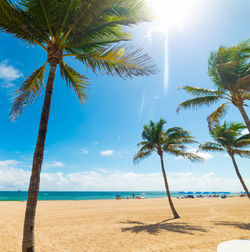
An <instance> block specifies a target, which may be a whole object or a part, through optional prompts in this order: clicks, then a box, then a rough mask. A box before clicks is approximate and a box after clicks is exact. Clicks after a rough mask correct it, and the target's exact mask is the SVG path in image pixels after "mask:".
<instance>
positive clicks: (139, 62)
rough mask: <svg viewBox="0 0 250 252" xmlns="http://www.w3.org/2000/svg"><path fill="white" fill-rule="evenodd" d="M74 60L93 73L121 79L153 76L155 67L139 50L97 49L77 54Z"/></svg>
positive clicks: (122, 48) (121, 48)
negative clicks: (115, 76)
mask: <svg viewBox="0 0 250 252" xmlns="http://www.w3.org/2000/svg"><path fill="white" fill-rule="evenodd" d="M75 58H76V59H78V60H79V61H81V62H82V63H83V64H84V65H85V66H86V67H89V68H91V69H92V71H93V72H94V73H97V72H99V73H103V74H107V75H112V76H113V75H118V76H119V77H122V78H127V77H130V78H131V77H132V76H145V75H150V74H155V73H156V71H155V66H154V64H152V62H151V59H150V58H149V57H148V56H147V55H146V54H143V53H142V51H141V50H133V49H129V48H124V47H121V46H119V47H116V48H111V49H103V48H100V49H97V50H96V51H95V52H89V53H86V54H79V55H78V54H77V55H75Z"/></svg>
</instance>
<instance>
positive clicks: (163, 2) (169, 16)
mask: <svg viewBox="0 0 250 252" xmlns="http://www.w3.org/2000/svg"><path fill="white" fill-rule="evenodd" d="M192 4H193V0H149V5H150V8H151V9H152V12H153V15H154V18H155V23H156V24H157V26H158V28H159V29H160V30H168V28H169V26H174V27H177V28H181V27H182V26H183V25H184V22H185V20H186V19H187V17H188V16H191V13H190V12H191V6H192Z"/></svg>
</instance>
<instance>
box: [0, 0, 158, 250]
mask: <svg viewBox="0 0 250 252" xmlns="http://www.w3.org/2000/svg"><path fill="white" fill-rule="evenodd" d="M149 19H150V17H149V15H148V12H147V7H146V4H145V3H144V1H142V0H85V1H83V0H61V1H58V0H42V1H41V0H20V1H11V0H0V31H3V32H6V33H9V34H12V35H14V36H15V37H17V38H19V39H21V40H23V41H24V42H26V43H27V44H29V45H33V46H40V47H41V48H42V49H43V50H44V52H45V53H46V55H47V60H46V62H45V63H43V64H42V65H41V66H40V67H38V69H36V70H35V71H34V72H33V73H32V74H31V75H30V76H29V77H27V78H26V80H25V81H24V82H23V83H22V84H21V86H20V87H19V89H18V90H17V95H16V97H15V99H14V102H13V104H12V109H11V112H10V117H11V119H15V118H16V117H17V116H19V115H20V114H21V113H22V112H23V110H24V108H25V107H26V105H28V104H30V103H32V102H33V101H34V100H35V99H36V98H37V97H38V96H39V95H40V93H41V92H42V90H43V89H44V88H45V85H44V75H45V70H46V67H49V75H48V80H47V85H46V91H45V99H44V104H43V109H42V114H41V121H40V126H39V133H38V139H37V143H36V148H35V153H34V157H33V166H32V174H31V178H30V185H29V193H28V200H27V207H26V213H25V223H24V233H23V247H22V248H23V251H25V252H26V251H34V222H35V212H36V205H37V198H38V193H39V184H40V182H39V181H40V172H41V167H42V162H43V155H44V145H45V139H46V132H47V125H48V119H49V112H50V104H51V98H52V92H53V84H54V79H55V75H56V69H57V66H58V65H59V67H60V74H61V76H62V78H63V79H65V81H66V84H67V86H68V87H70V88H73V89H74V91H75V92H76V94H77V96H78V98H79V99H80V102H82V103H84V102H85V100H86V88H87V86H88V80H87V77H85V76H83V75H81V74H80V73H78V72H77V71H76V70H74V69H73V68H72V67H70V66H69V65H68V64H67V63H66V62H65V58H66V57H71V58H74V59H76V60H78V61H79V62H80V63H82V64H83V65H84V66H85V67H87V68H90V69H91V70H92V71H93V72H95V73H102V74H108V75H112V76H113V75H116V76H120V77H122V78H126V77H133V76H145V75H149V74H153V73H154V66H153V65H152V63H151V60H150V58H149V57H148V56H147V55H145V54H143V53H142V51H141V50H138V49H134V48H131V47H125V43H126V41H128V40H129V39H130V37H131V36H130V34H129V33H127V32H124V31H123V27H124V26H132V25H135V24H137V23H139V22H142V21H149Z"/></svg>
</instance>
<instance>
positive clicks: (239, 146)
mask: <svg viewBox="0 0 250 252" xmlns="http://www.w3.org/2000/svg"><path fill="white" fill-rule="evenodd" d="M245 128H246V127H245V126H244V125H243V124H242V123H230V124H228V123H226V122H224V123H223V125H221V126H220V125H216V126H215V127H214V129H213V130H212V131H211V132H210V134H211V136H212V138H213V139H214V140H215V142H205V143H202V144H201V145H200V146H199V150H205V151H219V152H227V153H228V155H229V156H230V158H231V159H232V162H233V165H234V168H235V171H236V174H237V176H238V178H239V180H240V183H241V184H242V187H243V188H244V190H245V192H246V194H247V196H248V198H249V199H250V193H249V191H248V189H247V186H246V184H245V183H244V180H243V178H242V177H241V174H240V171H239V168H238V166H237V163H236V160H235V155H238V156H240V157H247V158H250V151H249V150H246V148H247V147H249V146H250V134H246V135H242V134H241V132H242V130H243V129H245Z"/></svg>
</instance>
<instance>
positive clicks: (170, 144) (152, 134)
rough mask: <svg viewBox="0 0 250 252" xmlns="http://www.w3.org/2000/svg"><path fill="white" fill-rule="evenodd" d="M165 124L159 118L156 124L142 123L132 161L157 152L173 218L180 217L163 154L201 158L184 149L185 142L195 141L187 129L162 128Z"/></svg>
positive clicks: (191, 158) (190, 158)
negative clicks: (137, 150)
mask: <svg viewBox="0 0 250 252" xmlns="http://www.w3.org/2000/svg"><path fill="white" fill-rule="evenodd" d="M165 124H166V121H164V120H163V119H160V121H159V122H158V123H157V124H155V123H154V122H152V121H150V122H149V124H148V125H144V128H143V131H142V138H143V141H142V142H140V143H139V144H138V146H140V147H141V148H140V150H139V152H138V153H137V154H136V155H135V156H134V162H135V163H138V162H139V161H141V160H142V159H144V158H147V157H149V156H150V155H151V154H152V153H153V152H154V151H155V152H157V154H158V155H159V156H160V159H161V169H162V175H163V179H164V183H165V188H166V192H167V196H168V201H169V205H170V208H171V211H172V213H173V215H174V218H180V216H179V214H178V213H177V211H176V210H175V207H174V204H173V202H172V199H171V195H170V190H169V186H168V181H167V175H166V172H165V168H164V162H163V154H164V152H165V153H169V154H172V155H174V156H177V157H183V158H187V159H189V160H191V161H199V160H201V158H200V157H199V156H197V155H196V154H193V153H189V152H186V151H185V144H189V143H195V141H194V140H193V138H194V137H192V136H191V135H190V133H189V132H188V131H187V130H183V129H182V128H180V127H173V128H169V129H167V130H164V128H163V127H164V125H165Z"/></svg>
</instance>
